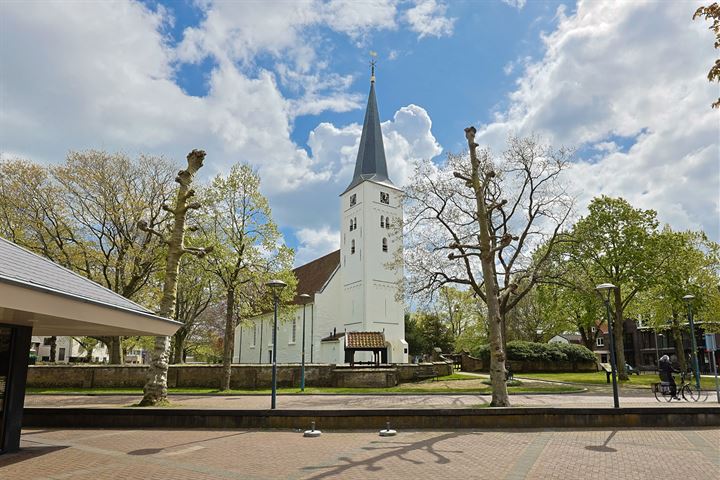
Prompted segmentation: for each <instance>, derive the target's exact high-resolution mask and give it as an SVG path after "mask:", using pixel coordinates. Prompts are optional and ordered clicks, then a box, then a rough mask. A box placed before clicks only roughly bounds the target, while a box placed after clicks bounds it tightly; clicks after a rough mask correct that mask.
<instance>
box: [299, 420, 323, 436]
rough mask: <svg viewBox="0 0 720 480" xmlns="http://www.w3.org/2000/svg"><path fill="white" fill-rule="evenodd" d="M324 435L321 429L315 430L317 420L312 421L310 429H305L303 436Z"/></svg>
mask: <svg viewBox="0 0 720 480" xmlns="http://www.w3.org/2000/svg"><path fill="white" fill-rule="evenodd" d="M320 435H322V432H321V431H320V430H315V422H311V423H310V430H305V433H304V434H303V437H311V438H315V437H319V436H320Z"/></svg>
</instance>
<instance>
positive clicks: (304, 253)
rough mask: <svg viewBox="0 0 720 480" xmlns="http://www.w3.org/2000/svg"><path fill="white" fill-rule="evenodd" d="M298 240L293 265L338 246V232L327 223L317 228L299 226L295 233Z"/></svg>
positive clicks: (333, 249)
mask: <svg viewBox="0 0 720 480" xmlns="http://www.w3.org/2000/svg"><path fill="white" fill-rule="evenodd" d="M295 235H296V236H297V238H298V240H299V242H300V244H299V246H298V249H297V252H296V253H295V265H296V266H298V265H304V264H306V263H308V262H310V261H312V260H315V259H316V258H319V257H322V256H323V255H326V254H328V253H330V252H334V251H335V250H337V249H338V248H340V232H339V231H338V230H333V229H331V228H330V227H328V226H327V225H323V226H321V227H320V228H318V229H312V228H301V229H300V230H298V231H297V232H296V234H295Z"/></svg>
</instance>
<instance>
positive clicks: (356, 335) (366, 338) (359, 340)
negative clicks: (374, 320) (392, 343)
mask: <svg viewBox="0 0 720 480" xmlns="http://www.w3.org/2000/svg"><path fill="white" fill-rule="evenodd" d="M346 338H347V340H346V343H345V348H355V349H372V348H385V334H384V333H383V332H347V337H346Z"/></svg>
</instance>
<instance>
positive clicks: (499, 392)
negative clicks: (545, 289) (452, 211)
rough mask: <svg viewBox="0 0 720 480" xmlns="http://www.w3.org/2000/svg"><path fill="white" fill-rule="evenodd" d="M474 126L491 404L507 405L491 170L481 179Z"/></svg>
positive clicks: (471, 142)
mask: <svg viewBox="0 0 720 480" xmlns="http://www.w3.org/2000/svg"><path fill="white" fill-rule="evenodd" d="M475 133H476V130H475V127H469V128H466V129H465V137H466V138H467V141H468V148H469V149H470V162H471V164H472V176H471V180H472V188H473V190H474V193H475V205H476V209H477V212H476V213H477V220H478V224H479V227H480V235H479V237H480V238H479V240H480V242H479V247H480V264H481V265H482V272H483V279H484V285H485V298H486V303H487V309H488V325H489V330H490V332H489V333H490V384H491V386H492V401H491V403H490V405H492V406H493V407H509V406H510V397H509V396H508V392H507V383H506V382H505V349H504V342H503V328H502V327H503V325H502V323H503V322H502V317H501V315H500V299H499V292H498V287H497V283H496V282H495V275H494V271H495V268H494V259H495V252H494V251H493V247H492V240H491V238H490V225H489V222H488V209H487V205H485V189H486V188H487V183H488V181H489V180H490V179H491V178H492V177H493V176H494V173H492V172H488V173H486V177H487V178H483V179H481V178H480V161H479V160H478V158H477V152H476V149H477V147H478V144H477V143H475Z"/></svg>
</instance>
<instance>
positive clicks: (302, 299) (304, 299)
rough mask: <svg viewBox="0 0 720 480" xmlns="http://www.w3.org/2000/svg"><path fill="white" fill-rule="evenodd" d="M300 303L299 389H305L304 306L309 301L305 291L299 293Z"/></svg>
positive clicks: (302, 390)
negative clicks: (301, 331)
mask: <svg viewBox="0 0 720 480" xmlns="http://www.w3.org/2000/svg"><path fill="white" fill-rule="evenodd" d="M298 297H300V303H302V306H303V333H302V354H301V355H300V391H301V392H304V391H305V310H306V309H305V307H306V306H307V304H308V302H309V301H310V295H308V294H307V293H301V294H300V295H298Z"/></svg>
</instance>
